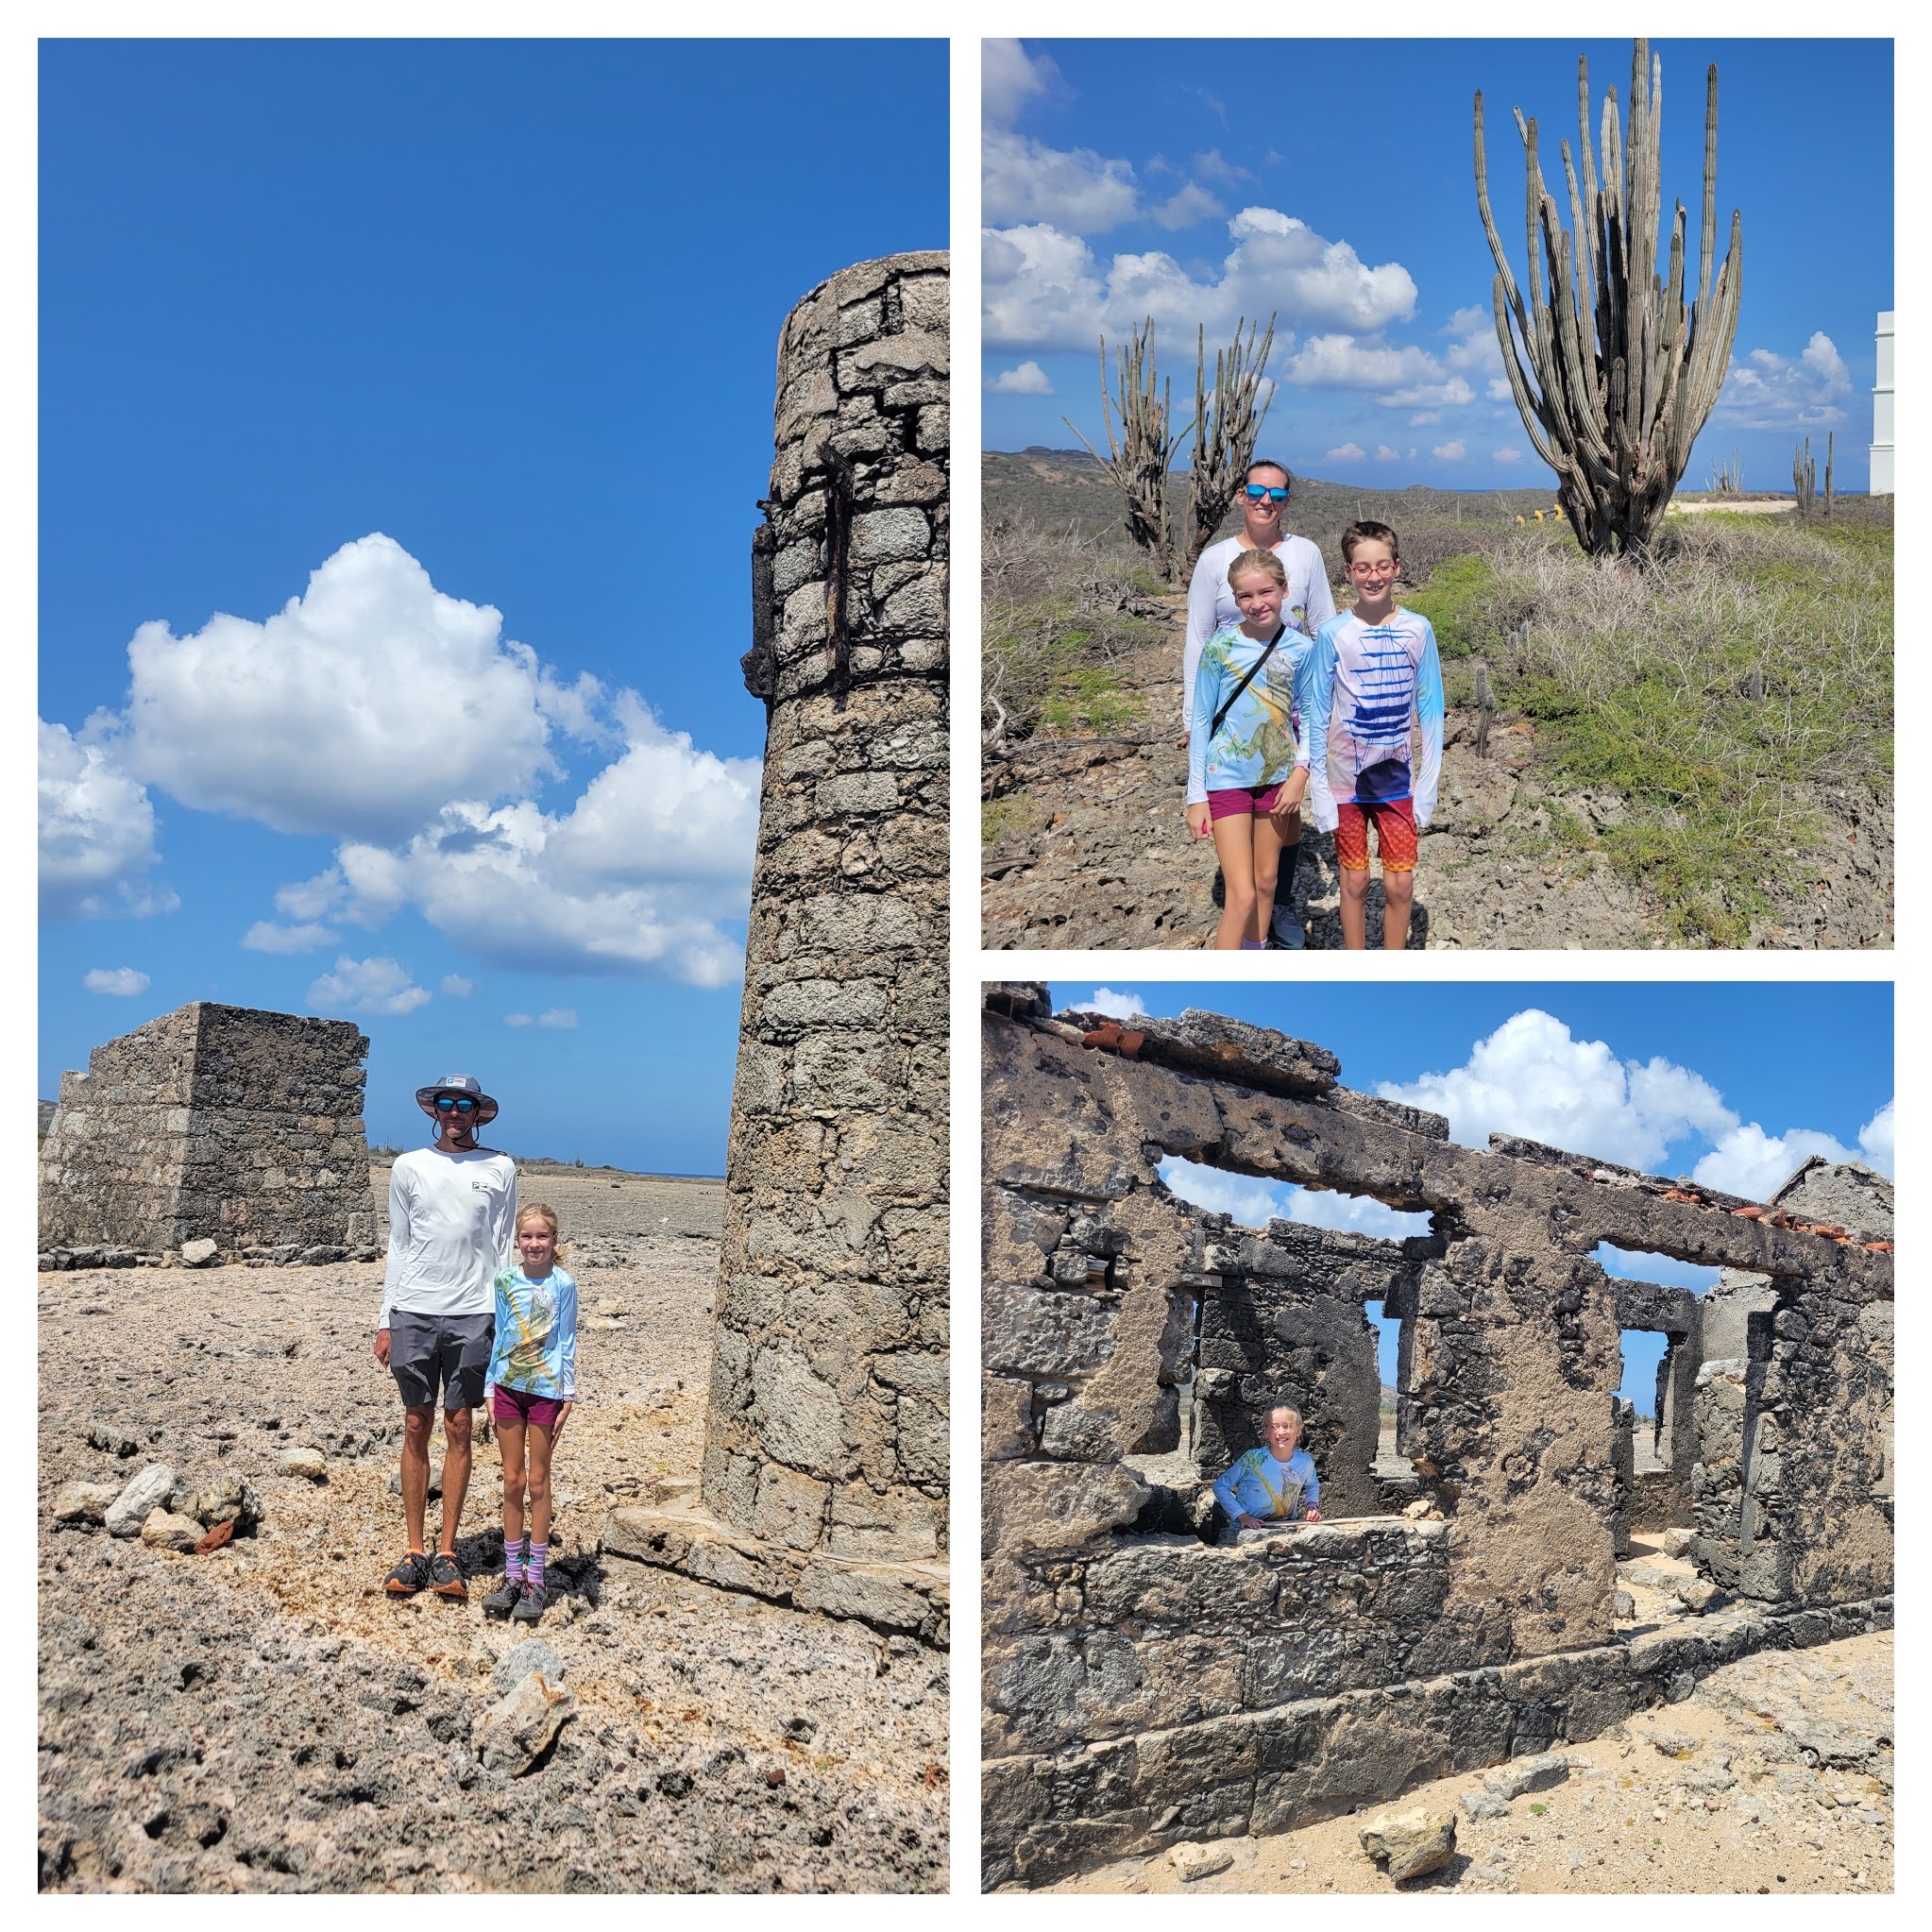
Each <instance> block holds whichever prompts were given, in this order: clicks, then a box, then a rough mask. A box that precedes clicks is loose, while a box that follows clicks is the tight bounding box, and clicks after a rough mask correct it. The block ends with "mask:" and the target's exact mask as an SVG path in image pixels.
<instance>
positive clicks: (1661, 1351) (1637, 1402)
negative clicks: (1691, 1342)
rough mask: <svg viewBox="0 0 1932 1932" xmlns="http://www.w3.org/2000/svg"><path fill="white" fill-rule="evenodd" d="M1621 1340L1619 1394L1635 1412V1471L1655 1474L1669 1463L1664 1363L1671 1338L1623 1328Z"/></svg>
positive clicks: (1633, 1432)
mask: <svg viewBox="0 0 1932 1932" xmlns="http://www.w3.org/2000/svg"><path fill="white" fill-rule="evenodd" d="M1618 1344H1619V1345H1620V1347H1621V1351H1622V1356H1623V1378H1622V1380H1621V1381H1619V1382H1618V1385H1617V1393H1618V1395H1619V1396H1621V1397H1622V1398H1623V1399H1624V1400H1625V1401H1627V1402H1628V1403H1629V1404H1630V1405H1631V1407H1632V1409H1633V1410H1634V1411H1635V1417H1636V1419H1635V1427H1634V1428H1633V1430H1632V1432H1631V1448H1632V1450H1633V1452H1634V1457H1635V1469H1636V1473H1637V1474H1638V1475H1639V1476H1643V1475H1656V1474H1659V1473H1661V1472H1662V1471H1664V1470H1666V1469H1668V1468H1669V1466H1670V1459H1669V1446H1668V1445H1667V1444H1666V1442H1665V1441H1664V1413H1665V1401H1664V1387H1665V1363H1666V1361H1667V1359H1668V1357H1669V1352H1670V1338H1669V1336H1668V1335H1663V1334H1659V1333H1657V1332H1656V1331H1655V1330H1651V1329H1620V1330H1618Z"/></svg>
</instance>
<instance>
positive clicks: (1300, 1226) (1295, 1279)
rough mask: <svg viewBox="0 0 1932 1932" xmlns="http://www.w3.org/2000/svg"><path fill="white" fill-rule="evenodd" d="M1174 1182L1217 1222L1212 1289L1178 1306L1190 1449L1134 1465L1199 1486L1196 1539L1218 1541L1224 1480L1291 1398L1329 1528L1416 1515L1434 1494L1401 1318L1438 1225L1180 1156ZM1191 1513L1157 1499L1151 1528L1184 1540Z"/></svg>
mask: <svg viewBox="0 0 1932 1932" xmlns="http://www.w3.org/2000/svg"><path fill="white" fill-rule="evenodd" d="M1161 1178H1162V1180H1163V1181H1164V1182H1165V1183H1166V1184H1167V1186H1168V1187H1169V1188H1170V1189H1171V1190H1172V1192H1173V1193H1174V1194H1175V1195H1178V1197H1179V1198H1180V1199H1181V1200H1183V1201H1185V1202H1186V1203H1187V1204H1188V1206H1189V1207H1190V1208H1191V1209H1193V1210H1194V1211H1195V1212H1196V1213H1197V1214H1198V1215H1199V1216H1200V1217H1201V1218H1200V1221H1199V1223H1198V1226H1199V1229H1200V1232H1199V1243H1200V1246H1199V1250H1198V1254H1197V1258H1196V1265H1197V1266H1198V1268H1199V1270H1200V1277H1201V1283H1202V1285H1200V1286H1199V1287H1198V1288H1197V1289H1195V1290H1194V1291H1192V1292H1191V1293H1190V1294H1189V1296H1188V1299H1187V1300H1186V1301H1185V1303H1184V1304H1183V1305H1182V1306H1180V1307H1178V1308H1177V1310H1176V1314H1177V1318H1178V1319H1177V1326H1179V1327H1181V1328H1182V1329H1183V1331H1184V1332H1185V1333H1186V1334H1187V1336H1188V1345H1187V1350H1186V1359H1185V1360H1184V1361H1183V1362H1181V1363H1179V1364H1177V1365H1176V1368H1175V1371H1174V1374H1175V1381H1176V1385H1177V1389H1178V1395H1179V1409H1180V1423H1181V1427H1180V1432H1179V1441H1180V1449H1179V1452H1178V1455H1175V1456H1163V1457H1159V1458H1155V1457H1149V1456H1136V1457H1134V1458H1132V1462H1133V1466H1134V1467H1135V1468H1136V1470H1137V1471H1138V1472H1139V1473H1140V1475H1141V1476H1142V1478H1143V1480H1144V1481H1146V1482H1148V1483H1155V1484H1159V1485H1162V1486H1169V1485H1171V1486H1173V1487H1175V1488H1177V1489H1181V1488H1185V1490H1186V1491H1187V1492H1188V1494H1187V1495H1186V1497H1185V1499H1184V1501H1183V1502H1182V1503H1181V1505H1180V1508H1181V1510H1182V1512H1183V1513H1184V1514H1185V1516H1186V1518H1187V1520H1188V1522H1189V1524H1190V1525H1191V1527H1192V1528H1193V1529H1194V1530H1195V1534H1202V1535H1205V1536H1212V1535H1214V1534H1217V1533H1218V1532H1219V1531H1220V1529H1221V1528H1222V1527H1223V1517H1222V1516H1221V1513H1220V1511H1219V1509H1218V1507H1217V1506H1216V1505H1215V1503H1214V1500H1213V1497H1212V1483H1214V1481H1215V1480H1216V1479H1217V1478H1219V1477H1222V1476H1224V1475H1225V1474H1226V1472H1227V1471H1228V1470H1229V1467H1231V1466H1232V1465H1233V1464H1234V1463H1235V1462H1236V1460H1237V1459H1238V1458H1239V1457H1240V1456H1242V1455H1243V1454H1245V1453H1246V1452H1247V1451H1248V1450H1249V1449H1257V1448H1265V1447H1266V1445H1265V1441H1264V1420H1265V1415H1266V1413H1267V1410H1268V1407H1269V1405H1270V1404H1271V1403H1276V1402H1287V1403H1290V1404H1292V1405H1294V1406H1295V1407H1296V1408H1297V1409H1298V1410H1300V1412H1301V1415H1302V1418H1303V1432H1302V1437H1301V1443H1300V1447H1301V1449H1302V1450H1303V1451H1305V1452H1306V1454H1307V1455H1308V1456H1309V1457H1310V1459H1311V1460H1312V1461H1313V1464H1314V1467H1315V1471H1316V1475H1317V1480H1318V1483H1319V1507H1320V1510H1321V1515H1322V1518H1323V1520H1324V1521H1334V1520H1337V1519H1347V1518H1350V1517H1376V1516H1381V1515H1385V1514H1387V1513H1389V1512H1390V1511H1391V1510H1397V1509H1400V1508H1401V1507H1403V1506H1404V1505H1405V1504H1406V1503H1407V1502H1408V1501H1409V1500H1413V1498H1414V1497H1415V1494H1416V1493H1417V1491H1418V1484H1417V1481H1416V1477H1415V1470H1414V1468H1413V1466H1411V1465H1410V1463H1409V1461H1408V1459H1407V1458H1406V1457H1404V1456H1401V1455H1400V1454H1399V1452H1398V1450H1397V1449H1396V1444H1395V1435H1396V1415H1395V1390H1396V1388H1397V1385H1398V1375H1397V1360H1398V1337H1399V1332H1400V1327H1401V1324H1400V1322H1399V1320H1398V1317H1397V1316H1395V1315H1393V1314H1390V1313H1387V1308H1388V1305H1389V1304H1390V1303H1391V1302H1392V1301H1394V1300H1397V1299H1398V1298H1399V1290H1400V1286H1401V1282H1402V1280H1404V1279H1406V1276H1407V1274H1408V1272H1409V1271H1410V1270H1412V1269H1413V1268H1414V1267H1415V1265H1417V1263H1416V1262H1415V1259H1414V1257H1413V1256H1411V1255H1409V1254H1407V1253H1405V1251H1404V1249H1403V1247H1402V1246H1401V1244H1402V1242H1403V1240H1404V1238H1405V1237H1408V1236H1411V1235H1415V1234H1421V1235H1427V1234H1428V1233H1429V1232H1430V1225H1431V1224H1430V1220H1429V1217H1428V1215H1426V1214H1419V1213H1416V1214H1403V1213H1398V1212H1394V1211H1391V1210H1389V1209H1386V1208H1384V1207H1383V1206H1382V1205H1381V1203H1380V1202H1378V1201H1376V1200H1375V1199H1374V1198H1373V1197H1372V1196H1369V1195H1350V1194H1347V1193H1343V1192H1341V1191H1337V1192H1334V1193H1321V1192H1317V1191H1313V1190H1306V1189H1301V1188H1296V1187H1291V1186H1287V1185H1284V1184H1282V1183H1280V1182H1274V1181H1268V1180H1263V1179H1259V1178H1254V1177H1251V1176H1246V1175H1242V1174H1238V1173H1235V1172H1232V1171H1230V1170H1224V1169H1221V1168H1218V1167H1214V1166H1211V1165H1207V1164H1203V1163H1199V1162H1195V1161H1185V1160H1181V1159H1178V1158H1172V1157H1171V1158H1169V1159H1167V1160H1165V1161H1162V1162H1161ZM1211 1217H1212V1218H1211ZM1371 1292H1373V1293H1374V1299H1373V1300H1372V1301H1371V1300H1370V1299H1369V1298H1368V1296H1369V1295H1370V1293H1371ZM1176 1517H1177V1506H1176V1504H1175V1503H1172V1502H1170V1501H1168V1500H1165V1499H1162V1498H1157V1499H1156V1501H1155V1503H1154V1504H1153V1505H1152V1506H1150V1509H1149V1511H1148V1512H1146V1513H1145V1514H1144V1517H1143V1518H1142V1522H1141V1527H1142V1528H1143V1529H1144V1530H1153V1529H1160V1528H1169V1529H1171V1528H1173V1527H1176V1526H1177V1524H1176Z"/></svg>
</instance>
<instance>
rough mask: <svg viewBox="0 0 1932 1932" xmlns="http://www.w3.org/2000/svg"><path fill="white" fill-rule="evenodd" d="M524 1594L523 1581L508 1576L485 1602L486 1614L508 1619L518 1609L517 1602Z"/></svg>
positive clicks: (516, 1577)
mask: <svg viewBox="0 0 1932 1932" xmlns="http://www.w3.org/2000/svg"><path fill="white" fill-rule="evenodd" d="M522 1594H523V1579H522V1578H521V1577H520V1576H506V1577H504V1579H503V1581H502V1582H501V1583H500V1584H499V1585H497V1587H496V1588H495V1589H494V1590H492V1591H491V1592H490V1593H489V1595H488V1596H487V1597H485V1598H484V1599H483V1610H484V1612H485V1613H486V1614H487V1615H489V1616H491V1617H507V1616H509V1614H510V1613H511V1611H513V1610H514V1609H516V1607H517V1598H519V1597H520V1596H522Z"/></svg>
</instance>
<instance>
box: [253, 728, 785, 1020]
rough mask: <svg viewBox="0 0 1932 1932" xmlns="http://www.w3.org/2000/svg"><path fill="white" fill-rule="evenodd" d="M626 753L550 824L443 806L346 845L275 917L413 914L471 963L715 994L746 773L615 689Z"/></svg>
mask: <svg viewBox="0 0 1932 1932" xmlns="http://www.w3.org/2000/svg"><path fill="white" fill-rule="evenodd" d="M616 709H617V713H618V716H619V720H620V722H621V724H622V727H623V730H624V735H625V738H626V749H625V751H624V754H623V755H622V756H621V757H620V758H619V759H617V760H616V761H615V762H614V763H613V764H611V765H609V766H606V767H605V769H604V770H603V771H601V772H599V773H598V775H597V777H596V778H594V779H593V780H592V781H591V783H590V785H589V786H588V787H587V788H585V791H584V793H583V795H582V796H581V797H580V798H579V799H578V800H577V801H576V803H575V805H572V806H571V808H570V809H569V810H568V812H565V813H563V814H561V815H558V814H552V813H549V812H546V811H544V810H542V809H541V808H540V807H539V806H538V805H535V804H534V803H533V802H531V801H529V800H527V799H526V800H520V801H518V802H517V803H515V804H512V805H498V806H491V805H487V804H484V803H483V802H482V801H478V800H461V801H458V802H456V803H454V804H451V805H445V806H444V808H443V809H442V811H441V812H439V813H438V814H437V815H436V817H435V818H434V820H433V821H432V822H431V823H430V824H429V825H427V826H426V827H424V828H423V829H422V830H421V831H419V832H417V833H416V835H415V837H414V838H412V839H409V840H408V841H407V842H406V843H404V844H401V845H398V846H382V845H376V844H369V843H361V842H352V843H349V844H346V845H343V846H341V847H339V848H338V850H337V852H336V862H335V864H334V865H332V866H330V868H329V869H328V870H327V871H326V872H324V873H319V874H317V875H316V876H315V877H314V878H313V879H307V880H303V881H301V882H299V883H298V884H296V885H292V886H287V887H284V888H283V889H282V890H281V891H280V892H279V893H278V894H277V903H278V905H280V907H281V908H282V910H284V911H296V910H300V911H305V912H307V913H308V914H310V915H311V916H313V917H326V918H331V919H339V920H345V921H347V922H348V923H350V924H356V925H363V926H370V927H374V926H378V925H380V924H381V923H382V922H383V921H384V920H385V919H387V918H389V917H390V915H391V914H393V913H395V912H398V911H399V910H400V909H401V908H402V907H405V906H414V907H415V909H416V910H417V911H419V912H420V913H421V914H422V916H423V917H424V918H425V919H426V920H428V921H429V923H430V924H432V925H433V926H435V927H436V928H437V929H438V930H439V931H440V932H443V933H445V934H448V935H449V937H450V938H452V939H454V940H455V941H458V942H459V943H460V944H462V945H463V946H464V947H465V948H466V950H467V951H469V952H471V953H473V954H474V955H475V956H476V957H477V958H482V959H486V960H489V961H490V962H492V963H493V964H497V965H505V966H514V967H517V968H520V969H523V970H526V971H536V972H555V971H563V972H576V973H598V974H636V973H656V974H665V975H668V976H669V977H671V978H675V979H680V980H684V981H686V983H687V984H690V985H694V986H723V985H727V984H728V983H729V982H730V981H731V980H732V979H733V978H734V977H735V976H736V975H737V973H738V971H739V968H740V958H741V950H742V949H741V946H740V943H739V941H737V940H736V939H734V938H732V937H731V936H730V935H729V934H727V933H726V932H725V931H724V930H723V928H722V925H721V924H720V922H724V921H737V920H739V919H741V918H742V917H743V916H744V910H745V906H746V903H747V900H748V897H749V891H750V877H751V861H752V849H753V845H754V840H755V838H756V834H757V812H758V766H757V763H756V761H755V760H754V759H749V758H720V757H717V756H715V755H714V754H711V753H709V752H701V751H699V750H697V749H696V748H695V747H694V746H693V745H692V743H691V740H690V738H689V737H688V735H687V734H686V733H683V732H676V733H672V732H668V731H666V730H665V729H664V727H663V726H662V725H661V724H659V723H658V722H657V720H656V719H655V718H653V717H652V715H651V713H650V712H649V711H648V710H647V709H646V708H645V707H644V706H643V704H642V703H639V702H638V701H636V699H634V698H632V697H631V696H630V694H628V693H626V694H624V695H623V696H622V697H620V698H619V702H618V704H617V707H616Z"/></svg>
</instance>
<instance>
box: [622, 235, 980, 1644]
mask: <svg viewBox="0 0 1932 1932" xmlns="http://www.w3.org/2000/svg"><path fill="white" fill-rule="evenodd" d="M947 290H948V278H947V257H946V256H945V255H944V254H942V253H934V254H914V255H896V256H891V257H889V258H887V259H885V260H882V261H878V262H866V263H859V264H858V265H857V266H856V267H852V268H847V269H845V270H843V271H842V272H841V273H839V274H838V275H835V276H834V277H833V278H832V279H831V280H829V281H825V282H822V283H821V284H820V286H819V287H817V288H815V289H814V290H813V291H812V292H811V293H810V294H809V295H808V296H806V297H805V299H804V300H803V301H802V302H800V303H799V305H798V306H797V307H796V308H795V309H794V310H793V311H792V312H791V314H790V315H789V316H788V318H787V320H786V323H785V327H784V330H783V331H782V333H781V334H780V337H779V344H778V398H777V410H776V437H775V442H776V460H775V462H774V463H773V465H772V467H771V496H770V498H769V500H767V501H766V503H765V505H764V508H765V512H766V522H765V525H764V527H763V528H762V529H760V530H759V531H758V533H757V534H756V537H755V539H754V544H753V557H752V574H753V606H754V609H753V649H752V652H750V654H749V655H748V656H747V657H746V659H745V666H744V669H745V681H746V683H747V685H748V686H750V688H751V689H752V690H753V692H754V694H755V695H757V696H759V697H762V698H763V699H764V700H765V701H766V703H767V706H768V708H769V712H770V724H769V728H768V732H767V738H766V751H765V772H764V798H763V803H762V806H761V810H760V816H759V824H758V848H757V857H756V861H755V865H754V872H753V875H752V912H751V926H750V933H749V937H748V942H747V947H746V962H745V992H744V1008H743V1015H742V1020H741V1025H740V1029H739V1043H738V1059H737V1088H736V1091H735V1093H734V1097H733V1103H732V1124H731V1139H730V1144H729V1151H728V1159H727V1171H726V1189H727V1193H726V1206H725V1219H724V1235H723V1244H722V1247H721V1251H720V1280H719V1296H718V1313H717V1334H716V1354H715V1359H714V1365H713V1371H712V1380H711V1397H710V1411H709V1417H708V1421H707V1426H706V1434H705V1450H704V1463H703V1483H702V1498H703V1509H702V1510H701V1511H687V1512H679V1511H675V1510H673V1511H670V1512H660V1513H658V1515H656V1516H655V1517H647V1516H645V1515H639V1514H637V1513H632V1512H619V1520H617V1521H616V1522H615V1523H614V1534H616V1535H617V1537H618V1538H619V1550H620V1553H628V1554H634V1555H637V1556H640V1557H642V1558H643V1559H644V1560H647V1561H657V1562H668V1563H672V1564H674V1565H675V1566H676V1567H678V1568H685V1569H687V1570H693V1571H695V1572H697V1573H700V1574H709V1575H711V1576H712V1577H713V1578H714V1580H716V1581H719V1582H728V1583H731V1584H733V1585H735V1586H737V1587H745V1588H753V1589H758V1590H761V1591H764V1592H766V1593H767V1594H774V1595H784V1596H788V1597H789V1599H790V1601H792V1602H796V1603H799V1604H801V1605H803V1606H805V1607H809V1608H825V1609H831V1610H835V1611H848V1612H851V1613H852V1614H856V1615H860V1616H865V1617H868V1618H872V1619H873V1620H874V1621H877V1622H882V1623H889V1624H890V1623H897V1624H901V1625H905V1626H907V1627H917V1628H920V1629H922V1630H923V1631H924V1633H925V1634H927V1635H931V1634H932V1633H933V1631H934V1630H935V1629H936V1628H938V1627H939V1624H940V1623H941V1622H942V1614H941V1612H940V1611H939V1609H938V1607H937V1606H939V1605H941V1604H942V1602H943V1597H944V1570H943V1568H942V1565H943V1561H944V1556H945V1552H946V1548H947V1534H946V1503H947V1416H948V1407H949V1405H948V1395H947V1390H948V1374H949V1355H948V1330H947V1324H948V1295H947V1244H946V1234H947V1177H946V1161H947V1151H946V1150H947V1133H946V1129H947V997H946V995H947V976H946V961H947V937H948V930H947V914H946V889H947V805H948V796H947V786H948V772H947V716H946V711H947V694H946V670H947V654H948V653H947V628H946V578H947V535H948V531H947V494H948V467H949V464H948V433H949V425H948V409H947V397H948V389H947V375H948V369H949V366H950V357H949V352H948V339H947V325H948V301H947ZM687 1539H688V1542H689V1547H688V1549H687V1548H686V1541H687Z"/></svg>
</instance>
